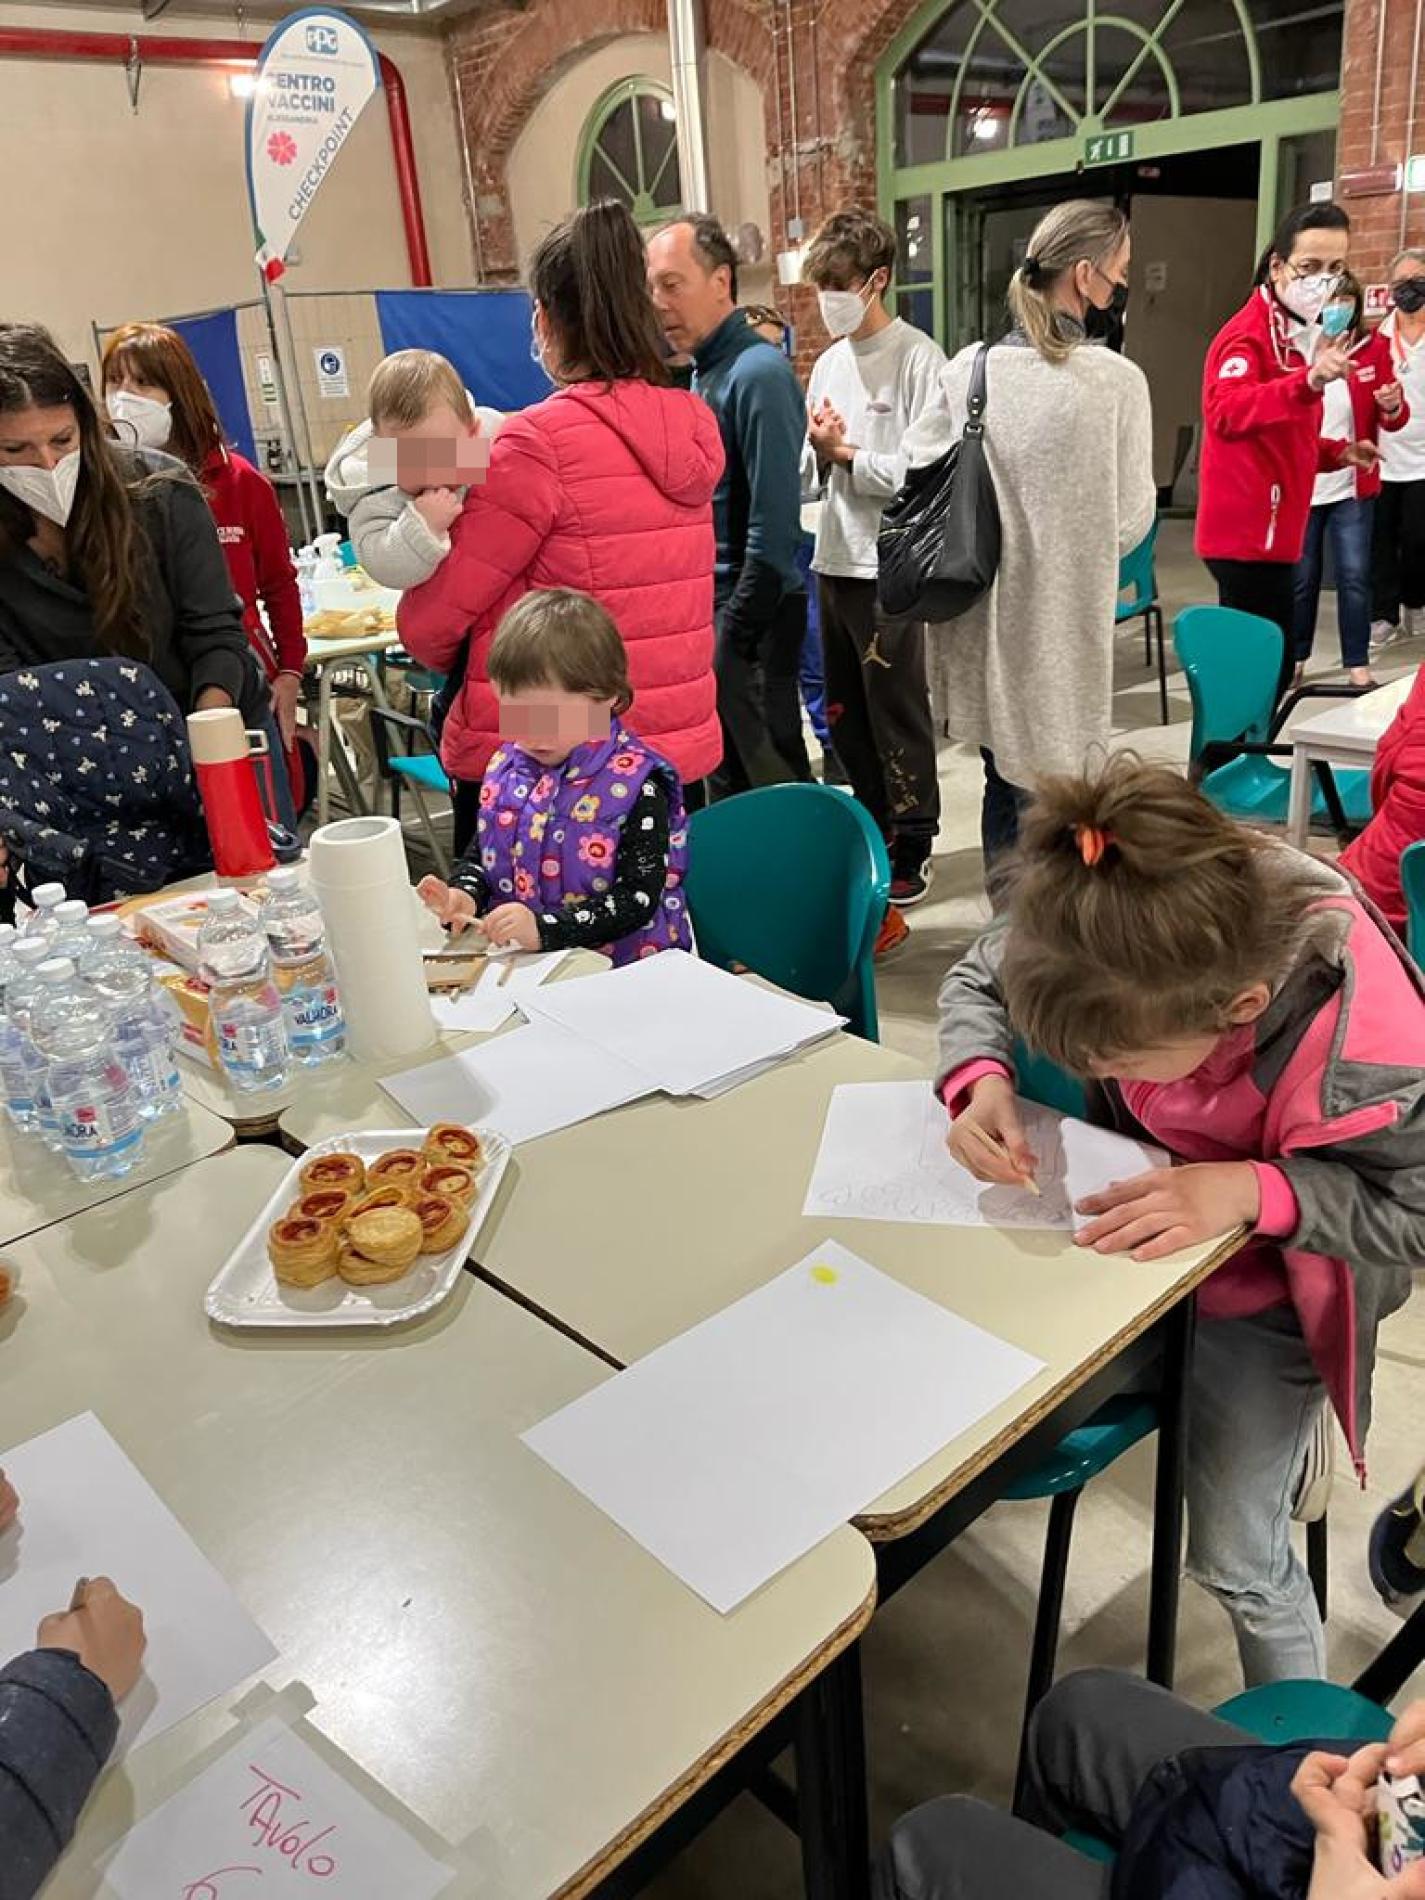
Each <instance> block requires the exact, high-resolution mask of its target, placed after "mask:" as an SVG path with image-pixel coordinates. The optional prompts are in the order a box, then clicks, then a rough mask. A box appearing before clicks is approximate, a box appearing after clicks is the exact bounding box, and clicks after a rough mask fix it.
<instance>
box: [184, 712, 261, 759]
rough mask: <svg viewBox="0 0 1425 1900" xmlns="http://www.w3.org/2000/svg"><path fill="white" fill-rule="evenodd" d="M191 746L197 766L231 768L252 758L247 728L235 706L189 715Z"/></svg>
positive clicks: (189, 742) (189, 741)
mask: <svg viewBox="0 0 1425 1900" xmlns="http://www.w3.org/2000/svg"><path fill="white" fill-rule="evenodd" d="M188 744H189V747H190V748H191V750H192V753H193V763H194V764H195V765H231V764H232V762H233V760H234V759H246V758H248V757H249V756H250V750H249V747H248V743H247V728H246V726H245V725H244V724H243V718H242V714H241V713H240V712H239V711H238V709H237V707H236V706H212V707H210V708H209V709H208V711H207V712H196V713H189V715H188Z"/></svg>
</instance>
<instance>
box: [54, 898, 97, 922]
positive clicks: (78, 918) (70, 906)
mask: <svg viewBox="0 0 1425 1900" xmlns="http://www.w3.org/2000/svg"><path fill="white" fill-rule="evenodd" d="M54 914H55V916H56V917H57V918H58V919H59V921H60V922H61V923H62V924H82V923H83V922H84V919H85V918H86V917H87V916H88V915H89V906H88V905H87V904H86V903H85V901H84V899H83V898H82V897H66V898H65V900H64V902H63V903H62V904H56V905H55V907H54Z"/></svg>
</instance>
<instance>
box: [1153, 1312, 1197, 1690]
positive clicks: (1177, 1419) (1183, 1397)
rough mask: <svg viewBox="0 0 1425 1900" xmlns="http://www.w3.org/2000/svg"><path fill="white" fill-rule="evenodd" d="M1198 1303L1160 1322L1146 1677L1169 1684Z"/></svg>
mask: <svg viewBox="0 0 1425 1900" xmlns="http://www.w3.org/2000/svg"><path fill="white" fill-rule="evenodd" d="M1196 1315H1197V1302H1196V1300H1194V1299H1193V1298H1192V1296H1191V1295H1189V1297H1188V1298H1187V1299H1185V1300H1179V1302H1178V1304H1177V1305H1176V1306H1175V1307H1174V1308H1173V1310H1172V1312H1171V1313H1169V1314H1168V1315H1167V1316H1166V1318H1165V1319H1164V1320H1163V1321H1162V1333H1163V1383H1162V1388H1161V1392H1160V1395H1159V1400H1158V1405H1159V1423H1158V1470H1157V1478H1156V1481H1155V1484H1154V1490H1153V1568H1152V1582H1151V1587H1150V1590H1149V1598H1148V1680H1149V1681H1150V1682H1157V1683H1161V1684H1162V1686H1163V1688H1165V1689H1171V1688H1172V1686H1173V1670H1174V1665H1175V1662H1176V1658H1177V1645H1178V1586H1179V1582H1180V1580H1181V1574H1182V1546H1183V1462H1184V1457H1185V1454H1186V1450H1187V1405H1188V1379H1189V1374H1190V1372H1191V1368H1192V1342H1193V1332H1194V1327H1195V1322H1196Z"/></svg>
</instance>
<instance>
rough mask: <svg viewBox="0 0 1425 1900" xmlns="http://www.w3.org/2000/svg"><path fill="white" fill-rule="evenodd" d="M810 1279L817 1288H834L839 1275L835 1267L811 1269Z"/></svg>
mask: <svg viewBox="0 0 1425 1900" xmlns="http://www.w3.org/2000/svg"><path fill="white" fill-rule="evenodd" d="M811 1277H812V1279H813V1280H815V1281H816V1283H817V1285H818V1286H835V1285H836V1282H837V1279H838V1278H839V1275H838V1274H837V1271H836V1269H835V1267H813V1268H812V1270H811Z"/></svg>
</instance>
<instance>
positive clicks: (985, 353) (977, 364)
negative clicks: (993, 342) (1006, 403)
mask: <svg viewBox="0 0 1425 1900" xmlns="http://www.w3.org/2000/svg"><path fill="white" fill-rule="evenodd" d="M989 353H990V346H989V344H988V343H982V344H981V345H980V347H979V348H978V349H977V350H976V351H975V361H974V364H973V365H972V367H971V370H970V389H969V393H968V395H967V396H966V398H965V434H966V435H983V434H984V427H985V405H986V401H987V396H986V389H985V381H986V379H985V363H986V360H987V359H988V357H989Z"/></svg>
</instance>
